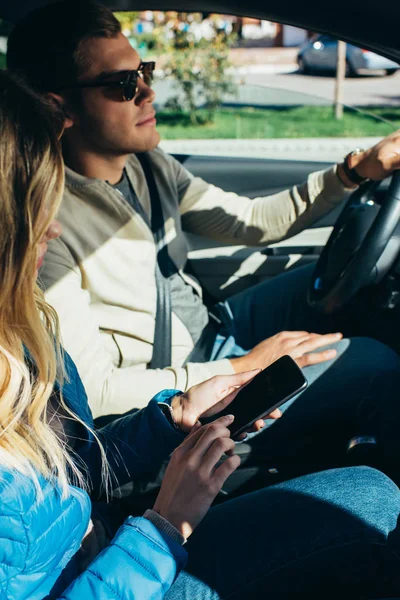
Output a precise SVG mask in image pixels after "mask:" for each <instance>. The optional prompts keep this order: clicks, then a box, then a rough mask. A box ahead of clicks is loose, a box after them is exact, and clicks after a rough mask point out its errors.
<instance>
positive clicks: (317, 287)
mask: <svg viewBox="0 0 400 600" xmlns="http://www.w3.org/2000/svg"><path fill="white" fill-rule="evenodd" d="M379 184H380V182H377V181H370V182H367V183H364V184H363V185H361V186H360V187H359V188H358V189H357V190H356V191H355V192H353V194H351V196H350V197H349V199H348V200H347V202H346V204H345V206H344V208H343V211H342V212H341V213H340V216H339V218H338V220H337V222H336V224H335V227H334V229H333V231H332V233H331V235H330V237H329V240H328V242H327V244H326V246H325V247H324V249H323V251H322V253H321V255H320V257H319V259H318V262H317V264H316V266H315V269H314V273H313V276H312V279H311V285H310V287H309V290H308V303H309V305H310V306H312V307H314V308H316V309H317V310H318V311H320V312H323V313H326V314H329V313H333V312H336V311H338V310H339V309H340V308H342V307H343V306H344V305H345V304H346V303H347V302H348V301H349V300H350V299H351V298H352V297H353V296H354V295H355V294H356V293H357V292H358V290H359V289H360V288H362V287H364V286H366V285H368V284H371V283H378V281H380V280H381V279H382V277H383V275H384V274H386V273H387V272H388V270H389V269H390V267H391V266H392V264H393V263H394V261H395V260H396V258H397V255H398V253H399V251H400V231H399V229H397V232H396V234H395V230H396V228H397V225H398V223H399V219H400V171H396V172H395V173H394V174H393V176H392V181H391V183H390V186H389V188H388V191H387V193H386V196H385V198H384V201H383V203H382V205H381V206H380V205H379V204H376V203H375V202H374V201H373V196H374V193H375V191H376V190H377V188H378V186H379ZM394 234H395V235H394Z"/></svg>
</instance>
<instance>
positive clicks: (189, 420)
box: [171, 369, 280, 432]
mask: <svg viewBox="0 0 400 600" xmlns="http://www.w3.org/2000/svg"><path fill="white" fill-rule="evenodd" d="M260 371H261V369H253V370H252V371H247V372H245V373H238V374H236V375H217V376H216V377H212V378H211V379H208V380H207V381H204V382H202V383H199V384H198V385H194V386H193V387H191V388H190V389H189V390H188V391H187V392H185V393H184V394H180V395H179V396H175V398H174V399H173V400H172V404H171V407H172V410H173V413H174V420H175V423H176V425H177V427H179V429H181V430H182V431H185V432H189V431H191V430H192V427H193V426H194V425H195V424H196V423H197V421H198V420H199V419H200V418H209V417H213V416H214V415H217V414H218V413H219V412H221V411H222V410H224V409H226V408H227V407H228V406H229V404H230V403H231V402H232V401H233V400H234V399H235V397H236V395H237V394H238V392H239V391H240V390H241V389H243V387H245V386H246V385H247V384H248V383H250V382H251V381H252V380H253V379H254V377H255V376H256V375H258V374H259V373H260ZM228 410H229V409H228ZM279 416H280V411H279V410H278V411H274V412H273V413H271V415H270V418H272V419H273V418H278V417H279ZM263 426H264V421H262V420H259V421H257V422H256V423H255V424H254V426H252V428H251V431H259V429H261V428H262V427H263Z"/></svg>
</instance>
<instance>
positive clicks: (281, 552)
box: [165, 467, 400, 600]
mask: <svg viewBox="0 0 400 600" xmlns="http://www.w3.org/2000/svg"><path fill="white" fill-rule="evenodd" d="M399 514H400V492H399V490H398V488H397V486H396V485H395V484H394V483H393V482H392V481H391V480H390V479H388V478H387V477H386V476H385V475H383V474H382V473H380V472H379V471H376V470H374V469H370V468H368V467H352V468H346V469H334V470H331V471H325V472H322V473H315V474H312V475H307V476H304V477H300V478H298V479H294V480H292V481H289V482H285V483H281V484H279V485H276V486H271V487H269V488H266V489H263V490H259V491H257V492H254V493H252V494H248V495H246V496H242V497H240V498H236V499H234V500H230V501H228V502H226V503H224V504H221V505H218V506H215V507H213V508H211V510H210V511H209V513H208V514H207V516H206V517H205V519H204V520H203V522H202V523H201V524H200V525H199V527H198V528H197V529H196V530H195V532H194V533H193V535H192V536H191V537H190V539H189V541H188V543H187V550H188V553H189V560H188V564H187V567H186V568H185V570H184V572H182V573H181V574H180V575H179V577H178V578H177V580H176V582H175V583H174V584H173V586H172V588H171V589H170V591H169V592H168V593H167V594H166V596H165V600H219V599H221V598H224V599H229V600H239V599H243V600H252V599H254V600H261V599H263V598H267V599H268V600H271V599H274V598H277V599H282V598H288V599H293V598H299V599H303V598H304V599H307V600H310V599H311V598H316V599H318V600H321V599H322V598H323V599H324V600H326V599H329V598H332V599H333V598H334V599H335V600H339V599H340V600H343V599H346V598H349V599H350V598H352V599H354V598H379V597H383V596H389V595H398V594H399V593H400V556H399V552H400V532H399V531H398V529H397V520H398V518H399Z"/></svg>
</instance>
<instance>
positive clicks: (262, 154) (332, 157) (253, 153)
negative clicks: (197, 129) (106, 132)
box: [161, 137, 381, 163]
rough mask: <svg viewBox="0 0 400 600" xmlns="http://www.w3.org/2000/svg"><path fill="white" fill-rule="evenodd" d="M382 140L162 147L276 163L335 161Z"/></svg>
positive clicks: (226, 142) (170, 150)
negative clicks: (356, 149)
mask: <svg viewBox="0 0 400 600" xmlns="http://www.w3.org/2000/svg"><path fill="white" fill-rule="evenodd" d="M380 139H381V138H375V137H364V138H354V137H348V138H297V139H296V138H294V139H289V138H286V139H265V140H262V139H260V140H257V139H249V140H235V139H230V140H164V141H162V142H161V148H162V149H163V150H164V151H165V152H168V153H170V154H193V155H198V156H232V157H233V156H236V157H242V158H268V159H275V160H304V161H315V162H332V163H334V162H338V161H341V160H343V157H344V156H346V154H348V153H349V152H350V151H351V150H354V148H356V147H359V148H369V147H370V146H373V145H374V144H376V143H377V142H378V141H379V140H380Z"/></svg>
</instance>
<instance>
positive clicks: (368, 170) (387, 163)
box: [338, 130, 400, 187]
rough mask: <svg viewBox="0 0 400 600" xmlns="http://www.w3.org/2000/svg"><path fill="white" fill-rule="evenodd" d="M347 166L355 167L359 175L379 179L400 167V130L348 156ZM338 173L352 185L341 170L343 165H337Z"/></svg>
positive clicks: (346, 182)
mask: <svg viewBox="0 0 400 600" xmlns="http://www.w3.org/2000/svg"><path fill="white" fill-rule="evenodd" d="M349 166H350V167H351V168H352V169H355V171H356V173H357V174H358V175H359V176H360V177H365V178H366V179H372V180H374V181H381V180H382V179H385V177H389V175H391V174H392V173H393V171H396V170H397V169H400V130H398V131H395V132H394V133H392V134H390V135H388V136H387V137H385V138H384V139H383V140H381V141H380V142H378V143H377V144H375V146H372V148H369V149H368V150H363V151H362V152H360V153H358V154H353V155H352V156H351V158H350V164H349ZM338 175H339V177H340V179H341V180H342V181H343V183H344V184H345V185H346V186H348V187H353V186H354V182H351V181H350V180H349V179H348V178H347V177H346V174H345V173H344V171H343V165H342V164H339V165H338Z"/></svg>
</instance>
